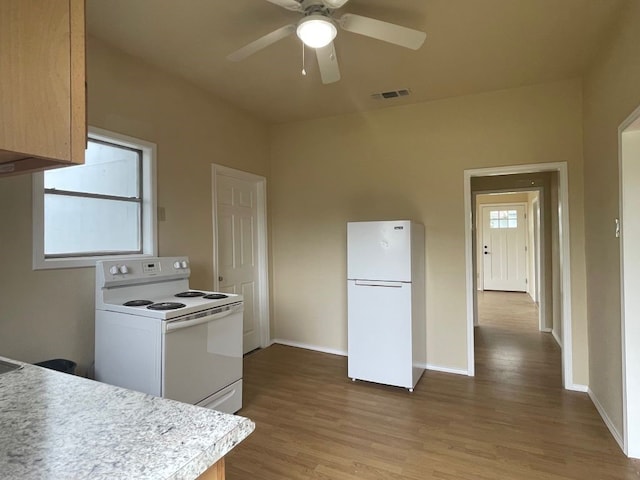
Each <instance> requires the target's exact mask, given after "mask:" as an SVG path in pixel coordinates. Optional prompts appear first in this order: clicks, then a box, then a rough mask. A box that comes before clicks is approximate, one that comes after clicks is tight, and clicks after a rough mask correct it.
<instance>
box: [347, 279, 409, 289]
mask: <svg viewBox="0 0 640 480" xmlns="http://www.w3.org/2000/svg"><path fill="white" fill-rule="evenodd" d="M356 286H357V287H390V288H402V282H382V281H376V280H356Z"/></svg>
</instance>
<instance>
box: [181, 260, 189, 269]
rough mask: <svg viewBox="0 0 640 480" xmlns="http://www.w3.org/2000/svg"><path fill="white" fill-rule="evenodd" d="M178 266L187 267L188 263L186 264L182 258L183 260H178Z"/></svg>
mask: <svg viewBox="0 0 640 480" xmlns="http://www.w3.org/2000/svg"><path fill="white" fill-rule="evenodd" d="M180 266H181V267H182V268H188V267H189V264H188V263H187V262H186V261H184V260H183V261H181V262H180Z"/></svg>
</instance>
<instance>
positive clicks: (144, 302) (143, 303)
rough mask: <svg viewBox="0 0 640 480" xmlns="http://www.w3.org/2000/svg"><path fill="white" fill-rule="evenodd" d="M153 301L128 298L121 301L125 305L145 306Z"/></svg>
mask: <svg viewBox="0 0 640 480" xmlns="http://www.w3.org/2000/svg"><path fill="white" fill-rule="evenodd" d="M152 303H153V302H152V301H151V300H129V301H128V302H126V303H123V305H124V306H125V307H146V306H147V305H151V304H152Z"/></svg>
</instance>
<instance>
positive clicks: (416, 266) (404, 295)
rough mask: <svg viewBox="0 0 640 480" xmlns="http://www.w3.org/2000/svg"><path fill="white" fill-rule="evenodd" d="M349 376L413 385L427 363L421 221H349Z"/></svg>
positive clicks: (397, 384) (410, 386)
mask: <svg viewBox="0 0 640 480" xmlns="http://www.w3.org/2000/svg"><path fill="white" fill-rule="evenodd" d="M347 294H348V301H347V303H348V306H347V314H348V348H349V362H348V363H349V367H348V375H349V377H350V378H351V379H352V380H354V381H355V380H366V381H369V382H376V383H382V384H385V385H394V386H398V387H404V388H408V389H409V391H413V388H414V387H415V386H416V384H417V383H418V380H420V377H421V376H422V373H423V372H424V368H425V365H426V362H427V358H426V357H427V354H426V313H425V311H426V302H425V248H424V226H423V225H421V224H418V223H413V222H411V221H409V220H400V221H382V222H349V223H347Z"/></svg>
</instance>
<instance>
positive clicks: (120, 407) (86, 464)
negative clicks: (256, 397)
mask: <svg viewBox="0 0 640 480" xmlns="http://www.w3.org/2000/svg"><path fill="white" fill-rule="evenodd" d="M0 359H3V358H2V357H0ZM3 360H9V359H3ZM15 363H20V362H15ZM253 429H254V424H253V422H252V421H251V420H249V419H246V418H243V417H239V416H236V415H227V414H224V413H220V412H217V411H215V410H210V409H206V408H201V407H196V406H193V405H188V404H184V403H180V402H175V401H173V400H167V399H161V398H157V397H153V396H150V395H145V394H142V393H139V392H134V391H131V390H126V389H123V388H118V387H113V386H111V385H106V384H103V383H99V382H94V381H92V380H87V379H85V378H81V377H76V376H73V375H68V374H65V373H60V372H55V371H51V370H47V369H44V368H41V367H35V366H33V365H28V364H25V365H24V366H23V368H21V369H19V370H15V371H12V372H9V373H5V374H2V375H0V477H1V478H2V479H20V480H28V479H38V480H48V479H50V480H53V479H55V480H67V479H69V480H71V479H73V480H77V479H109V480H114V479H136V480H142V479H150V480H151V479H153V480H160V479H171V480H191V479H195V478H197V477H198V475H200V474H201V473H203V472H204V471H205V470H206V469H207V468H209V467H210V466H211V465H213V464H214V463H216V462H217V461H218V460H219V459H220V458H222V457H223V456H224V455H225V454H226V453H227V452H229V451H230V450H231V449H232V448H233V447H234V446H235V445H237V444H238V443H239V442H241V441H242V440H243V439H245V438H246V437H247V436H248V435H249V434H250V433H251V432H252V431H253Z"/></svg>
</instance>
